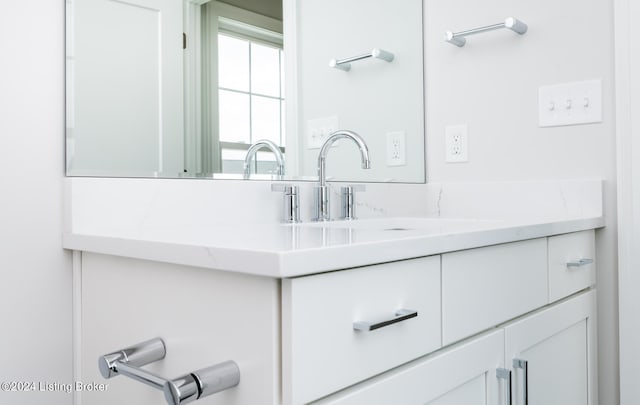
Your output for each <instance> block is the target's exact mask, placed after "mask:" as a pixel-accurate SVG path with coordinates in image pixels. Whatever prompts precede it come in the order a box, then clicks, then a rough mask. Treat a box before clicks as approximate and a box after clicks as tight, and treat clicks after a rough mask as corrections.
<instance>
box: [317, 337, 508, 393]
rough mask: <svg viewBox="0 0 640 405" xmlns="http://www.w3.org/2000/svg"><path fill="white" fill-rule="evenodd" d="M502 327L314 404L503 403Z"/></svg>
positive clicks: (504, 389)
mask: <svg viewBox="0 0 640 405" xmlns="http://www.w3.org/2000/svg"><path fill="white" fill-rule="evenodd" d="M503 349H504V332H503V331H502V330H499V331H496V332H492V333H490V334H488V335H485V336H481V337H478V338H476V339H473V340H471V341H469V342H466V343H464V344H461V345H457V346H454V347H452V348H451V349H447V350H444V351H442V352H439V353H438V354H437V355H432V356H427V357H424V358H422V359H419V360H416V361H413V362H411V363H408V364H406V365H404V366H402V367H399V368H397V369H395V370H392V371H390V372H387V373H385V374H383V375H380V376H378V377H375V378H372V379H371V380H369V381H367V382H365V383H362V384H359V385H356V386H354V387H351V388H348V389H346V390H344V391H341V392H339V393H337V394H334V395H332V396H329V397H327V398H325V399H323V400H320V401H317V402H314V404H325V405H326V404H332V405H365V404H366V405H389V404H402V405H412V404H416V405H418V404H420V405H423V404H427V405H461V404H464V405H496V404H506V403H507V402H506V401H505V394H503V393H502V392H504V391H506V385H505V383H506V380H499V379H498V378H497V377H496V369H497V368H501V367H502V365H503V360H504V357H503V355H504V354H503Z"/></svg>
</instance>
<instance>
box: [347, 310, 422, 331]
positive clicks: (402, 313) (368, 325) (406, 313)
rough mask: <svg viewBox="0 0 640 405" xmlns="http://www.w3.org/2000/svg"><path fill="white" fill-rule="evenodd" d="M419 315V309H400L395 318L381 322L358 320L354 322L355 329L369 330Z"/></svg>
mask: <svg viewBox="0 0 640 405" xmlns="http://www.w3.org/2000/svg"><path fill="white" fill-rule="evenodd" d="M417 316H418V311H414V310H412V309H399V310H397V311H396V316H395V318H393V319H388V320H385V321H380V322H366V321H357V322H354V323H353V329H354V330H358V331H364V332H369V331H372V330H376V329H380V328H384V327H385V326H389V325H393V324H394V323H398V322H402V321H406V320H407V319H411V318H416V317H417Z"/></svg>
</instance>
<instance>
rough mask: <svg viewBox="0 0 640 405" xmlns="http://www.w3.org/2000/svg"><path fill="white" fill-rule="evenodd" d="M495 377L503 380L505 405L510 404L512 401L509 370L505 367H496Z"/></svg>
mask: <svg viewBox="0 0 640 405" xmlns="http://www.w3.org/2000/svg"><path fill="white" fill-rule="evenodd" d="M496 378H498V379H500V380H505V381H504V384H505V388H506V396H507V405H511V403H512V395H511V370H509V369H506V368H498V369H496Z"/></svg>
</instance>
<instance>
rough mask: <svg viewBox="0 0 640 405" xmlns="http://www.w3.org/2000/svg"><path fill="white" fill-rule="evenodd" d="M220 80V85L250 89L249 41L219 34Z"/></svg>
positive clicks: (229, 87) (237, 88)
mask: <svg viewBox="0 0 640 405" xmlns="http://www.w3.org/2000/svg"><path fill="white" fill-rule="evenodd" d="M218 81H219V86H220V87H225V88H228V89H234V90H241V91H249V42H248V41H245V40H243V39H237V38H233V37H230V36H227V35H223V34H220V35H218Z"/></svg>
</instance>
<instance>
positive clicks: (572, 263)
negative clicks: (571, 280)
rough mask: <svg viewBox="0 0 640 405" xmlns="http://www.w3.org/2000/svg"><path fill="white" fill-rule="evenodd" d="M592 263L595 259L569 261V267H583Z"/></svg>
mask: <svg viewBox="0 0 640 405" xmlns="http://www.w3.org/2000/svg"><path fill="white" fill-rule="evenodd" d="M591 263H593V259H587V258H581V259H575V260H570V261H568V262H567V267H582V266H586V265H588V264H591Z"/></svg>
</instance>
